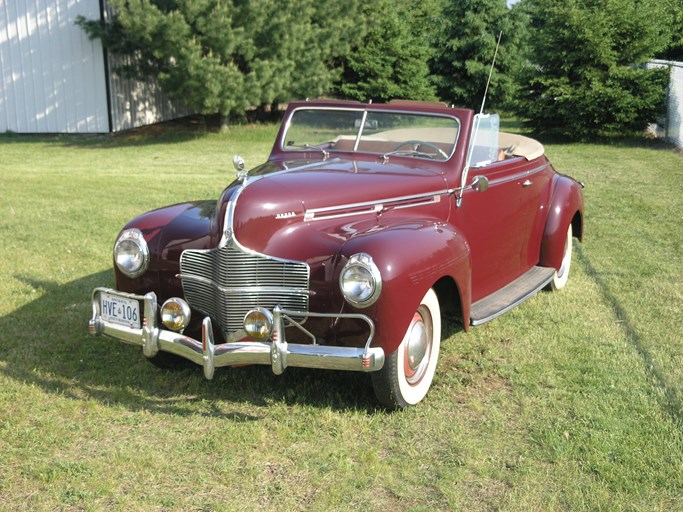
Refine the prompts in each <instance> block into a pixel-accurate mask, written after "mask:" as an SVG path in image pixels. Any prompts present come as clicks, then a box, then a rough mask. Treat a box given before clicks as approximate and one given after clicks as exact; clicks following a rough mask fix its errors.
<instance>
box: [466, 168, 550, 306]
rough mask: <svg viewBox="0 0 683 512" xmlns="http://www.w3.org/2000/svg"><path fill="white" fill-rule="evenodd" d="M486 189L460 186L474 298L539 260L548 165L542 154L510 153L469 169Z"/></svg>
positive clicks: (493, 289)
mask: <svg viewBox="0 0 683 512" xmlns="http://www.w3.org/2000/svg"><path fill="white" fill-rule="evenodd" d="M477 176H485V177H486V178H487V179H488V183H489V187H488V189H487V190H486V191H485V192H477V191H475V190H472V189H469V190H465V191H464V192H463V196H462V201H461V203H460V208H458V211H457V214H456V215H457V216H458V219H459V222H458V223H459V227H460V229H461V231H462V232H463V233H464V234H465V236H466V238H467V241H468V243H469V246H470V252H471V256H472V301H473V302H474V301H477V300H479V299H481V298H483V297H486V296H487V295H489V294H491V293H493V292H495V291H497V290H499V289H500V288H502V287H503V286H505V285H506V284H508V283H510V282H511V281H513V280H514V279H516V278H517V277H519V276H521V275H522V274H523V273H524V272H526V271H527V270H529V269H530V268H531V267H533V266H534V265H535V264H536V263H538V258H539V252H540V243H541V236H542V232H543V225H544V219H545V218H546V216H547V207H548V200H549V188H550V187H549V184H550V179H551V169H550V165H549V164H548V162H547V161H546V160H545V158H541V159H536V160H534V161H531V162H529V161H527V160H526V159H525V158H521V157H518V158H513V159H511V160H504V161H501V162H494V163H491V164H488V165H485V166H482V167H478V168H474V169H471V170H470V172H469V175H468V178H467V180H468V183H471V182H472V180H474V179H475V178H476V177H477Z"/></svg>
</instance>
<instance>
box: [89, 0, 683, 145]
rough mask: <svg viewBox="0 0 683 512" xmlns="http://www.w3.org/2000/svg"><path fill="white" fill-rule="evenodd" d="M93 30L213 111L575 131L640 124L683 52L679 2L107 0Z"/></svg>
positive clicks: (167, 86) (655, 110)
mask: <svg viewBox="0 0 683 512" xmlns="http://www.w3.org/2000/svg"><path fill="white" fill-rule="evenodd" d="M108 3H109V5H110V6H111V7H112V11H113V12H114V13H115V14H114V15H113V16H111V17H109V18H108V19H107V21H106V22H102V21H101V20H87V19H84V18H79V19H78V20H77V23H78V24H79V25H80V26H81V27H82V28H83V29H84V30H85V31H86V32H87V34H88V35H89V36H90V37H91V38H100V39H101V40H102V43H103V45H104V46H105V47H106V48H107V49H108V50H109V51H110V52H112V53H115V54H119V55H124V56H127V58H126V59H125V61H126V62H127V63H128V64H127V65H125V66H122V68H121V69H120V70H118V71H119V72H121V73H124V74H128V75H130V76H133V77H136V78H143V79H144V78H146V77H154V78H155V79H156V80H157V81H158V83H159V84H160V86H161V88H162V90H164V92H165V93H166V94H167V95H168V96H169V97H170V98H171V99H172V100H174V101H177V102H179V103H181V104H183V105H185V106H187V107H190V108H192V109H193V110H195V111H197V112H198V113H202V114H220V115H222V116H226V117H227V116H239V115H242V114H243V113H244V112H245V110H246V109H247V108H249V107H254V106H256V107H258V108H263V109H265V108H277V106H278V105H279V104H281V103H284V102H287V101H290V100H292V99H301V98H316V97H322V96H325V97H335V98H347V99H357V100H361V101H369V100H372V101H375V102H383V101H388V100H390V99H394V98H401V99H412V100H439V101H445V102H447V103H450V104H454V105H456V106H461V107H470V108H475V109H476V110H479V107H480V105H481V102H482V98H483V94H484V89H485V87H486V82H487V78H488V75H489V70H490V66H491V62H492V60H493V56H494V52H495V51H496V41H497V39H498V36H499V34H500V33H501V32H502V38H501V43H500V48H499V50H498V57H497V60H496V66H495V69H494V72H493V76H492V80H491V85H490V88H489V93H488V97H487V110H488V109H498V110H506V111H510V112H512V113H514V114H516V115H518V116H520V117H521V118H523V119H525V120H526V122H528V124H529V125H530V126H531V127H532V128H533V129H535V130H536V131H540V132H547V133H554V134H559V135H563V136H569V137H572V138H586V137H591V136H594V135H599V134H610V133H625V132H632V131H636V130H641V129H643V128H644V127H645V126H646V124H647V123H648V122H651V121H653V120H655V118H656V117H657V116H658V114H660V112H661V110H662V108H663V103H664V98H665V90H666V87H667V83H668V73H667V71H666V70H661V69H654V70H646V69H645V68H644V66H643V64H644V63H645V62H647V61H648V60H650V59H652V58H664V59H672V60H676V59H679V60H683V3H681V2H680V0H520V1H519V2H518V3H516V4H515V5H513V6H512V7H508V6H507V4H506V0H422V1H421V2H405V1H403V0H334V1H329V0H108Z"/></svg>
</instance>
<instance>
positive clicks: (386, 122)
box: [282, 108, 459, 161]
mask: <svg viewBox="0 0 683 512" xmlns="http://www.w3.org/2000/svg"><path fill="white" fill-rule="evenodd" d="M458 130H459V123H458V120H457V119H455V118H453V117H445V116H437V115H429V114H414V113H404V112H402V113H397V112H384V111H367V110H339V109H320V108H318V109H315V108H311V109H299V110H296V111H295V112H294V113H293V114H292V117H291V118H290V120H289V126H288V127H287V131H286V133H285V137H284V139H283V147H282V149H283V150H285V151H311V150H318V151H321V152H322V153H326V152H328V151H346V152H364V153H376V154H379V155H383V156H384V157H385V158H388V157H390V156H392V155H397V156H407V157H412V158H424V159H429V160H437V161H445V160H448V159H449V158H450V156H451V155H452V154H453V150H454V148H455V143H456V140H457V138H458Z"/></svg>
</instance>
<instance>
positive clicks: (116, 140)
mask: <svg viewBox="0 0 683 512" xmlns="http://www.w3.org/2000/svg"><path fill="white" fill-rule="evenodd" d="M281 119H282V112H278V113H274V114H267V115H266V114H263V115H259V114H256V113H248V114H247V115H245V116H244V117H242V118H239V119H233V120H231V124H229V125H226V126H223V125H221V124H220V122H219V121H216V120H215V119H214V116H201V115H192V116H187V117H183V118H179V119H173V120H170V121H164V122H162V123H156V124H151V125H147V126H142V127H140V128H134V129H131V130H125V131H121V132H117V133H99V134H49V133H43V134H27V133H14V132H5V133H4V134H1V133H0V143H12V142H14V143H31V142H50V143H55V144H60V145H62V146H64V147H68V148H77V149H117V148H125V147H142V146H153V145H156V144H169V143H180V142H187V141H192V140H197V139H201V138H202V137H205V136H207V135H209V134H212V133H219V132H221V131H223V130H233V129H234V130H239V129H240V128H242V127H243V126H245V125H253V124H273V123H277V122H279V121H280V120H281Z"/></svg>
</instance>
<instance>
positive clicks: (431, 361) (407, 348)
mask: <svg viewBox="0 0 683 512" xmlns="http://www.w3.org/2000/svg"><path fill="white" fill-rule="evenodd" d="M440 346H441V312H440V310H439V299H438V298H437V296H436V293H434V290H429V291H428V292H427V294H426V295H425V296H424V298H423V299H422V301H421V302H420V306H419V307H418V308H417V311H415V313H414V314H413V318H412V320H411V321H410V325H409V326H408V330H407V331H406V334H405V336H404V337H403V341H401V344H400V345H399V347H398V349H396V351H394V353H393V354H391V355H390V356H389V357H387V359H386V361H385V362H384V367H383V368H382V369H381V370H380V371H378V372H374V373H373V374H372V384H373V387H374V389H375V394H376V395H377V399H378V400H379V401H380V402H381V403H382V405H384V406H385V407H387V408H389V409H403V408H405V407H408V406H411V405H415V404H417V403H418V402H420V401H421V400H422V399H423V398H424V397H425V395H426V394H427V391H429V388H430V386H431V385H432V379H433V378H434V371H435V370H436V362H437V360H438V358H439V347H440Z"/></svg>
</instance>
